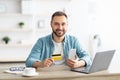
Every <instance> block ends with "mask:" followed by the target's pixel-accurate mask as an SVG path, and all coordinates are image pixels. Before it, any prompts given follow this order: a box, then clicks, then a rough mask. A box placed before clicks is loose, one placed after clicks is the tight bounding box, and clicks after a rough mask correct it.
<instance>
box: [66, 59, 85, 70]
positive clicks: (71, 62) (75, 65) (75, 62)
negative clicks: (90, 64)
mask: <svg viewBox="0 0 120 80" xmlns="http://www.w3.org/2000/svg"><path fill="white" fill-rule="evenodd" d="M67 65H68V66H69V67H71V68H78V67H83V66H85V61H84V60H80V61H78V60H77V57H76V58H75V60H73V59H69V58H68V59H67Z"/></svg>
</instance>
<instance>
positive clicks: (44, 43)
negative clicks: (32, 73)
mask: <svg viewBox="0 0 120 80" xmlns="http://www.w3.org/2000/svg"><path fill="white" fill-rule="evenodd" d="M67 18H68V17H67V15H66V14H65V13H64V12H61V11H57V12H55V13H54V14H53V15H52V18H51V28H52V33H51V34H50V35H47V36H45V37H42V38H39V39H38V41H37V42H36V44H35V45H34V46H33V48H32V50H31V53H30V55H29V56H28V58H27V60H26V66H27V67H35V68H38V67H41V68H44V67H50V66H51V65H63V64H66V65H68V66H69V67H71V68H78V67H83V66H90V65H91V60H90V56H89V55H88V53H87V52H86V51H85V50H84V49H83V48H82V47H81V45H80V44H79V41H78V39H77V38H75V37H74V36H71V35H68V34H66V32H67V29H68V20H67ZM71 49H75V50H76V55H75V59H69V58H68V56H69V51H70V50H71Z"/></svg>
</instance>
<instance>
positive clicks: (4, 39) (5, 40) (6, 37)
mask: <svg viewBox="0 0 120 80" xmlns="http://www.w3.org/2000/svg"><path fill="white" fill-rule="evenodd" d="M2 40H3V41H4V42H5V44H8V42H9V41H10V38H9V37H8V36H5V37H3V38H2Z"/></svg>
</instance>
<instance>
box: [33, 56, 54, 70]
mask: <svg viewBox="0 0 120 80" xmlns="http://www.w3.org/2000/svg"><path fill="white" fill-rule="evenodd" d="M53 62H54V60H53V59H52V58H47V59H45V60H44V61H43V62H39V61H36V62H35V63H34V64H33V67H35V68H38V67H41V68H44V67H49V66H51V65H52V64H53Z"/></svg>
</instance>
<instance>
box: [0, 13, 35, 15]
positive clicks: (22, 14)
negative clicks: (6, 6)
mask: <svg viewBox="0 0 120 80" xmlns="http://www.w3.org/2000/svg"><path fill="white" fill-rule="evenodd" d="M0 16H33V15H32V14H22V13H0Z"/></svg>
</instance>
